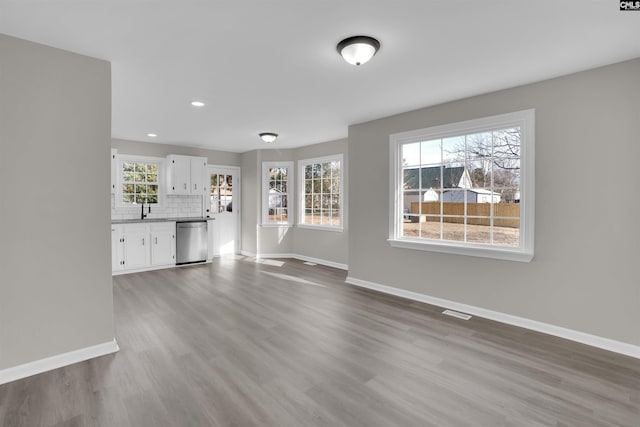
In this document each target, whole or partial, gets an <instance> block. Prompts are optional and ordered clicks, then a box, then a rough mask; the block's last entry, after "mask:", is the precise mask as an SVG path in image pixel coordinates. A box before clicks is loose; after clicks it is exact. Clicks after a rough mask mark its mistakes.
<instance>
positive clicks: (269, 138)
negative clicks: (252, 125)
mask: <svg viewBox="0 0 640 427" xmlns="http://www.w3.org/2000/svg"><path fill="white" fill-rule="evenodd" d="M259 136H260V138H262V140H263V141H264V142H266V143H267V144H268V143H270V142H273V141H275V140H276V138H277V137H278V134H277V133H273V132H262V133H261V134H259Z"/></svg>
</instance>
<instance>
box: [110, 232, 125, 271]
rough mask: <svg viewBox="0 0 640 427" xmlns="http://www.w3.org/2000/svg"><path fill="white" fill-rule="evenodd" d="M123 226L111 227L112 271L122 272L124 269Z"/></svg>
mask: <svg viewBox="0 0 640 427" xmlns="http://www.w3.org/2000/svg"><path fill="white" fill-rule="evenodd" d="M122 245H123V240H122V226H121V225H114V224H112V225H111V271H120V270H122V269H123V268H124V267H123V261H124V249H123V248H122Z"/></svg>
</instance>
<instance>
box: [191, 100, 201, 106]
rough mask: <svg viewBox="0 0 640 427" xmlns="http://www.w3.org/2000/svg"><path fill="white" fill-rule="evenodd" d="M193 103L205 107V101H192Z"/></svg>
mask: <svg viewBox="0 0 640 427" xmlns="http://www.w3.org/2000/svg"><path fill="white" fill-rule="evenodd" d="M191 105H193V106H194V107H204V102H202V101H191Z"/></svg>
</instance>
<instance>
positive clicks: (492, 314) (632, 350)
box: [345, 276, 640, 359]
mask: <svg viewBox="0 0 640 427" xmlns="http://www.w3.org/2000/svg"><path fill="white" fill-rule="evenodd" d="M345 282H346V283H349V284H351V285H355V286H359V287H362V288H367V289H372V290H374V291H379V292H383V293H386V294H391V295H396V296H399V297H402V298H407V299H410V300H414V301H420V302H424V303H427V304H431V305H436V306H439V307H443V308H448V309H451V310H455V311H461V312H463V313H468V314H472V315H474V316H478V317H483V318H485V319H490V320H495V321H496V322H500V323H506V324H508V325H513V326H519V327H521V328H525V329H530V330H532V331H536V332H542V333H545V334H548V335H553V336H556V337H560V338H565V339H568V340H571V341H576V342H579V343H582V344H586V345H590V346H592V347H597V348H601V349H604V350H608V351H613V352H614V353H620V354H624V355H626V356H631V357H635V358H637V359H640V346H637V345H633V344H628V343H625V342H621V341H615V340H612V339H609V338H603V337H599V336H597V335H591V334H587V333H584V332H580V331H575V330H573V329H568V328H563V327H561V326H555V325H551V324H548V323H544V322H539V321H537V320H531V319H526V318H524V317H518V316H513V315H510V314H505V313H500V312H498V311H493V310H487V309H484V308H480V307H475V306H472V305H467V304H462V303H458V302H455V301H449V300H446V299H442V298H436V297H432V296H429V295H424V294H420V293H417V292H412V291H407V290H404V289H398V288H394V287H391V286H386V285H381V284H379V283H374V282H369V281H367V280H361V279H357V278H355V277H349V276H347V278H346V280H345Z"/></svg>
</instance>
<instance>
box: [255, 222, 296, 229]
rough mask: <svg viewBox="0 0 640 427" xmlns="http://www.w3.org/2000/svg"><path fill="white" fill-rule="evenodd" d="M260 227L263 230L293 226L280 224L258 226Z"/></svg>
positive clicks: (291, 225)
mask: <svg viewBox="0 0 640 427" xmlns="http://www.w3.org/2000/svg"><path fill="white" fill-rule="evenodd" d="M260 227H264V228H291V227H293V224H287V223H284V222H283V223H280V224H260Z"/></svg>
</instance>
